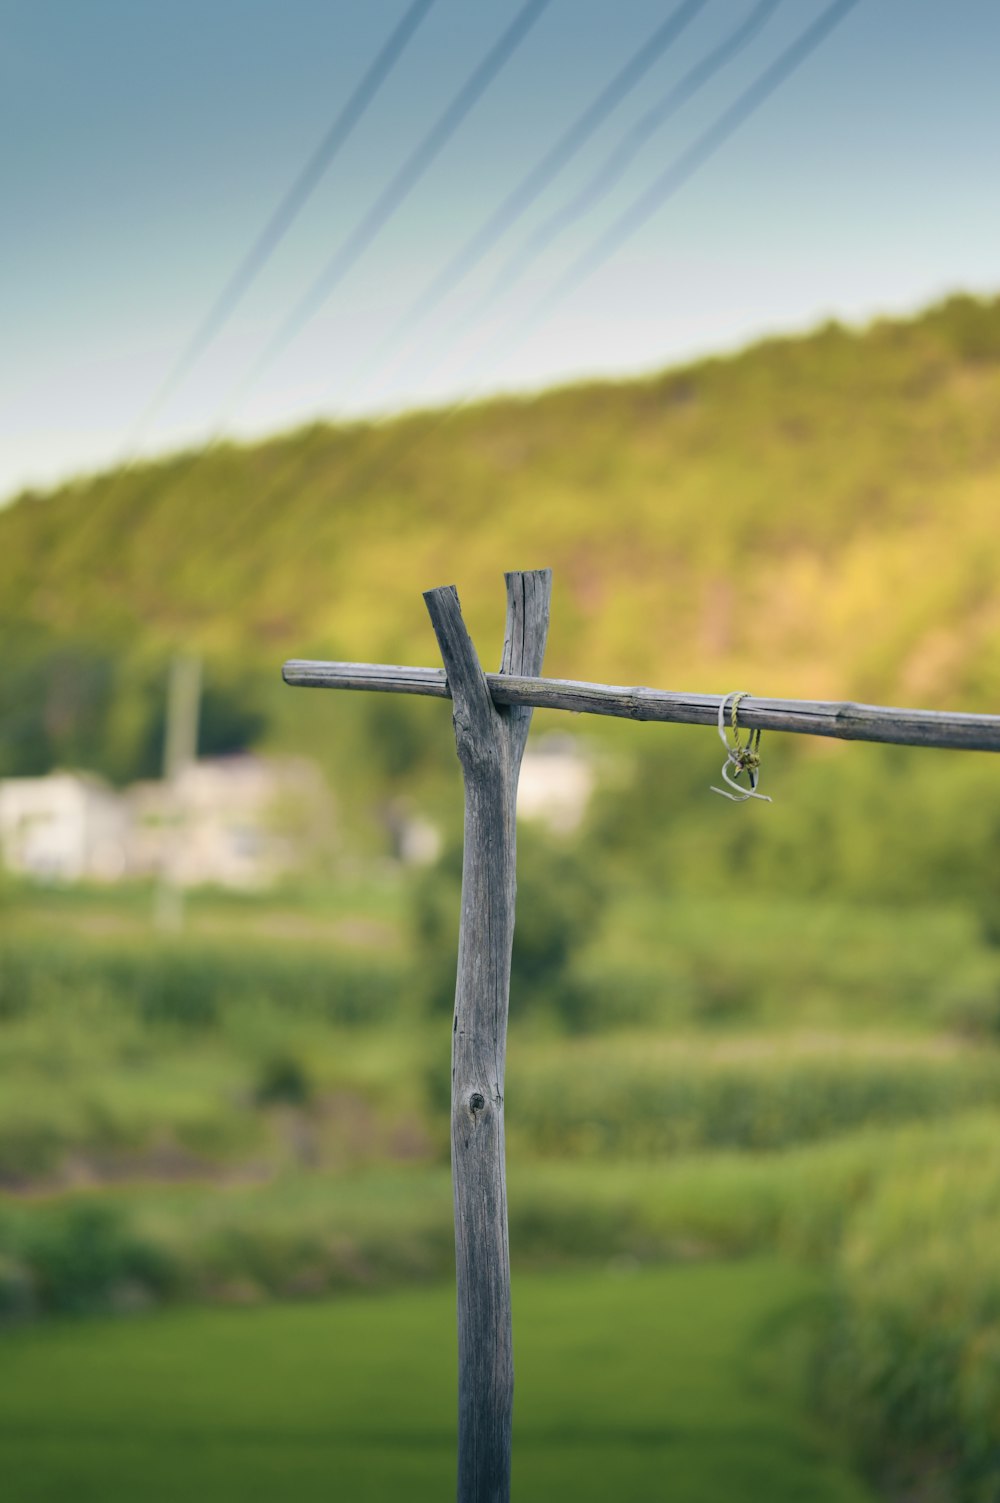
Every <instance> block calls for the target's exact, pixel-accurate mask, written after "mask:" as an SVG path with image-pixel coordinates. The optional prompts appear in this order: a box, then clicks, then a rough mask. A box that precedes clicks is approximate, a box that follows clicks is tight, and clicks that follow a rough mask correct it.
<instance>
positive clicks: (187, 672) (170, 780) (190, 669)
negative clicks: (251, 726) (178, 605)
mask: <svg viewBox="0 0 1000 1503" xmlns="http://www.w3.org/2000/svg"><path fill="white" fill-rule="evenodd" d="M200 700H201V661H200V659H199V658H196V657H185V656H183V655H181V654H178V655H177V656H176V657H174V658H172V659H171V662H170V676H169V679H168V681H167V718H166V726H165V728H164V735H163V781H164V783H165V785H166V790H167V808H168V811H169V823H168V826H167V828H166V830H165V832H164V839H163V856H162V861H161V865H160V880H159V883H158V884H157V889H156V905H155V911H154V917H155V920H156V926H157V928H158V929H164V930H169V931H171V932H174V933H176V932H177V931H178V930H179V929H181V928H183V926H184V894H183V890H182V887H181V882H180V871H181V858H182V856H183V851H184V819H183V810H182V808H181V801H180V780H181V775H182V774H183V772H184V769H185V768H186V767H190V766H191V765H192V763H194V762H195V761H197V758H198V708H199V704H200Z"/></svg>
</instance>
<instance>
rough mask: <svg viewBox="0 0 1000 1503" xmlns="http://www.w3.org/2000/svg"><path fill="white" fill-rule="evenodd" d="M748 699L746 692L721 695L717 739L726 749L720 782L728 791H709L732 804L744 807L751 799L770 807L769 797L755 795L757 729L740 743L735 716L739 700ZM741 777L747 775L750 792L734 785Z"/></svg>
mask: <svg viewBox="0 0 1000 1503" xmlns="http://www.w3.org/2000/svg"><path fill="white" fill-rule="evenodd" d="M749 697H750V695H749V692H748V691H747V690H746V689H740V690H738V691H737V692H736V693H735V694H724V695H723V696H722V699H721V700H720V701H719V739H720V741H721V742H722V744H723V746H724V747H725V748H726V760H725V761H724V762H723V764H722V781H723V782H724V783H726V784H727V785H728V787H727V788H716V786H715V784H714V783H713V784H712V788H711V791H712V793H721V794H722V797H723V798H728V799H731V800H732V801H733V803H734V804H745V803H746V801H747V799H750V798H757V799H760V801H761V803H764V804H769V803H771V799H770V798H769V797H768V795H767V794H766V793H758V792H757V783H758V781H759V780H760V735H761V733H760V730H759V728H758V729H757V730H752V731H748V732H747V739H746V741H745V742H742V743H741V742H740V729H739V722H738V718H737V712H738V710H739V703H740V700H741V699H749ZM730 701H731V702H732V703H731V709H730V712H729V713H730V722H731V725H730V729H731V730H732V736H733V739H732V741H730V739H729V731H728V730H727V729H726V706H727V705H728V704H730ZM730 768H732V769H733V772H732V774H730V771H729V769H730ZM744 773H746V777H747V782H748V783H749V784H750V786H749V788H741V787H740V785H739V783H737V782H736V779H737V778H738V777H742V775H743V774H744ZM729 789H732V790H733V792H729V791H728V790H729Z"/></svg>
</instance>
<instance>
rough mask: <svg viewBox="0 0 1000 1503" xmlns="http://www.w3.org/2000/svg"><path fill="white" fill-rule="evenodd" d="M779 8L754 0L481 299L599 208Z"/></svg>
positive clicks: (773, 0)
mask: <svg viewBox="0 0 1000 1503" xmlns="http://www.w3.org/2000/svg"><path fill="white" fill-rule="evenodd" d="M780 4H781V0H760V3H759V4H757V5H756V6H755V7H754V8H753V10H752V11H751V12H750V14H749V15H748V16H747V17H746V19H745V20H743V21H742V22H741V23H740V24H739V26H737V27H736V28H735V30H734V31H732V32H731V33H730V34H729V36H727V37H725V38H724V40H723V41H722V42H720V43H719V45H718V46H717V47H713V48H712V50H711V51H710V52H708V53H706V54H705V56H704V57H703V58H702V59H701V60H700V62H697V63H696V64H695V65H694V67H693V68H691V69H690V71H689V72H687V73H685V75H684V77H683V78H682V79H681V81H680V83H678V84H677V85H675V87H674V88H672V89H671V90H670V91H669V92H668V93H667V94H665V95H664V96H663V98H662V99H661V100H659V101H658V102H657V103H656V104H655V105H654V106H653V108H652V109H650V110H647V111H646V113H645V114H644V115H642V116H641V117H640V119H639V120H638V121H637V122H636V124H635V125H634V126H633V127H632V128H631V130H629V131H628V133H627V134H626V135H625V136H624V138H623V139H622V140H621V141H620V142H619V143H618V145H617V146H616V147H615V148H614V149H613V150H612V151H611V152H610V153H609V154H608V156H607V157H606V158H605V159H604V161H603V162H602V163H601V165H600V166H599V167H598V169H597V171H596V172H595V173H594V174H593V176H592V177H590V178H589V179H588V181H587V182H586V183H585V184H584V186H583V187H582V188H581V189H580V190H579V192H577V193H575V194H574V195H573V197H572V198H570V199H569V200H568V201H567V202H566V203H565V204H563V205H562V207H561V208H559V209H557V210H556V211H555V213H553V214H550V215H549V217H548V218H547V219H545V220H543V221H542V223H541V224H540V225H539V226H538V228H537V229H536V230H535V231H534V232H533V233H532V234H531V235H530V236H529V237H528V238H527V239H526V240H525V242H524V243H523V244H522V245H521V246H520V247H519V248H518V249H517V250H516V251H515V252H514V253H513V255H511V256H510V257H508V259H507V261H506V262H505V263H504V265H503V266H502V267H501V268H500V270H499V272H498V273H497V275H496V278H495V280H494V282H493V285H492V287H491V288H490V290H489V292H488V294H487V298H489V299H494V298H496V297H499V296H500V295H501V294H503V293H505V292H508V291H509V290H510V289H511V287H513V286H514V285H515V284H516V283H517V282H518V281H519V279H520V278H521V276H522V275H523V274H524V272H525V271H526V270H527V269H528V267H529V266H530V265H531V263H532V262H533V261H534V260H535V259H536V257H538V256H539V255H541V253H542V252H543V251H544V250H546V249H547V248H548V246H549V245H551V243H552V241H553V240H554V239H555V238H556V237H557V236H558V235H559V234H561V233H562V231H563V230H565V229H567V228H568V227H569V226H570V225H571V224H574V223H575V222H576V221H577V220H578V219H580V218H581V217H582V216H583V215H584V214H585V213H586V212H587V210H588V209H591V208H593V207H594V205H595V204H597V203H600V201H601V199H603V198H605V197H606V196H607V194H608V193H610V192H611V189H612V188H613V187H614V186H615V184H616V183H617V182H619V181H620V179H621V178H622V176H623V174H624V173H625V171H626V170H627V168H628V167H629V165H630V164H631V162H632V161H633V160H634V158H635V157H636V155H637V154H638V152H639V151H640V150H641V148H642V147H643V146H644V145H645V144H646V142H647V141H648V140H649V139H650V137H651V136H652V135H653V134H654V133H655V132H656V131H658V130H659V129H660V128H661V127H662V126H663V125H665V124H666V123H667V121H668V120H669V119H671V118H672V116H673V115H675V114H676V113H677V111H678V110H679V109H680V107H681V106H682V105H683V104H686V103H687V101H688V100H689V99H691V98H692V97H693V96H694V95H695V94H696V93H697V92H698V90H699V89H701V88H702V87H703V86H704V85H705V84H706V83H708V82H709V80H710V79H711V78H713V77H714V75H715V74H716V73H717V72H718V71H719V69H720V68H723V67H724V66H725V65H726V63H730V62H732V60H733V59H734V58H735V57H737V56H738V55H739V53H740V52H742V51H743V49H744V48H745V47H748V46H749V45H750V43H751V42H752V41H753V40H754V38H755V37H756V36H758V35H759V33H760V32H761V31H762V30H763V28H764V27H765V25H766V24H767V22H768V21H769V20H770V19H771V17H772V16H773V15H774V12H775V11H776V10H777V9H778V6H779V5H780Z"/></svg>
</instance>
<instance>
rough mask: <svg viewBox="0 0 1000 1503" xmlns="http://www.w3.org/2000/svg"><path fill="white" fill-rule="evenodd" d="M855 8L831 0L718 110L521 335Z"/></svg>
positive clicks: (853, 1)
mask: <svg viewBox="0 0 1000 1503" xmlns="http://www.w3.org/2000/svg"><path fill="white" fill-rule="evenodd" d="M857 4H858V0H834V4H833V5H830V6H828V7H827V9H826V10H825V11H823V12H822V14H821V15H819V16H818V17H817V18H816V20H815V21H814V22H813V24H812V25H811V26H809V27H807V28H806V30H805V31H804V32H802V34H801V35H800V36H799V37H797V38H796V40H795V41H794V42H793V43H792V44H791V46H790V47H787V48H786V49H785V51H784V52H782V53H781V55H780V56H779V57H778V58H776V59H775V61H774V62H773V63H771V64H770V66H769V67H767V68H765V69H764V71H763V73H760V74H759V75H758V76H757V78H755V79H754V81H753V83H752V84H751V85H750V87H749V88H747V89H745V90H744V91H743V93H742V94H741V95H740V96H739V98H738V99H737V100H736V102H735V104H732V105H730V107H729V108H728V109H727V110H725V111H723V113H722V114H721V115H720V116H719V117H718V119H717V120H715V121H714V122H713V123H712V124H711V125H710V126H709V127H708V129H707V130H705V131H703V132H702V134H701V135H700V136H699V137H698V139H697V140H696V141H695V142H694V144H693V145H692V146H690V147H688V149H687V151H685V152H682V154H681V155H680V156H679V157H677V158H676V159H675V160H674V161H673V162H671V163H670V165H669V166H668V167H666V168H665V169H664V171H663V172H661V173H660V175H659V176H658V177H657V178H655V179H654V180H653V182H652V183H651V184H650V185H649V187H648V188H646V189H645V190H644V191H643V192H642V193H640V195H639V196H638V198H636V199H634V200H633V202H632V203H631V204H630V205H629V207H628V208H627V209H626V210H625V211H624V212H623V213H622V214H620V215H619V216H618V218H617V219H616V220H615V221H614V222H613V223H612V224H611V225H610V226H609V228H608V229H606V230H605V231H604V233H603V234H602V235H601V236H599V237H598V239H597V240H596V241H595V242H594V243H593V245H591V246H590V247H589V249H587V250H585V251H584V252H583V254H582V255H580V256H578V257H577V259H576V260H575V261H574V262H573V263H572V265H571V266H570V267H569V268H568V270H567V271H566V272H564V274H563V275H562V277H560V279H559V281H558V282H557V283H556V285H555V287H553V288H552V289H551V291H550V292H548V293H547V294H546V295H545V297H543V298H542V299H541V300H540V301H539V302H538V303H537V304H536V306H535V308H534V309H533V310H532V312H531V314H530V315H529V318H528V322H527V327H526V328H524V329H523V331H522V332H523V333H525V334H527V333H528V332H530V331H531V330H532V329H534V327H535V325H536V323H537V322H538V321H539V320H540V319H541V318H543V317H547V316H548V314H549V313H550V312H551V311H552V310H553V309H554V308H555V307H556V306H557V305H558V304H559V303H561V302H562V301H563V300H564V299H565V298H566V297H568V296H569V294H570V293H571V292H575V291H576V289H577V287H579V286H580V284H581V282H584V281H586V280H587V279H588V278H589V277H591V276H592V275H593V274H594V272H595V271H598V270H599V269H600V267H602V266H603V265H604V264H605V262H607V261H608V260H609V259H610V258H611V256H613V255H614V254H615V252H616V251H618V250H620V248H621V247H622V246H623V245H624V244H625V242H626V241H627V240H629V239H631V237H632V236H633V235H634V234H635V233H636V232H637V231H638V230H640V229H641V228H642V226H643V225H644V224H645V223H646V222H647V220H648V219H650V218H651V217H652V215H653V214H655V213H656V211H657V210H658V209H660V208H662V206H663V204H664V203H666V201H667V200H668V199H670V198H672V197H673V195H674V194H675V193H676V192H677V191H678V190H679V189H680V188H682V187H683V186H684V184H685V183H686V182H688V180H689V179H690V178H692V177H693V176H694V174H695V173H696V172H697V171H698V169H699V168H700V167H703V166H704V165H705V163H706V162H707V161H708V160H709V159H710V158H711V157H713V156H714V155H715V153H716V152H717V151H718V150H719V148H720V147H721V146H723V145H724V144H725V143H726V141H728V140H729V138H730V136H732V135H733V134H734V133H735V132H736V131H737V130H738V129H739V127H740V126H741V125H743V124H744V123H745V122H746V121H747V120H749V118H750V116H751V115H753V114H755V113H756V111H757V110H759V109H760V107H761V105H762V104H764V103H765V101H766V100H767V99H769V98H770V96H771V95H772V94H773V93H774V92H775V90H776V89H778V88H780V86H781V85H782V84H783V83H784V82H785V80H786V79H788V78H789V77H790V76H791V75H792V74H793V73H794V72H795V71H796V69H798V68H800V67H801V66H802V64H803V63H804V62H805V60H806V58H807V57H808V56H809V54H810V53H811V52H814V51H815V49H816V48H817V47H818V46H819V45H820V43H821V42H823V41H825V40H826V38H827V36H829V34H830V32H832V31H833V29H834V27H836V26H838V25H839V24H840V22H841V21H843V20H844V18H845V17H846V16H847V14H848V12H849V11H851V10H853V9H854V7H855V6H856V5H857Z"/></svg>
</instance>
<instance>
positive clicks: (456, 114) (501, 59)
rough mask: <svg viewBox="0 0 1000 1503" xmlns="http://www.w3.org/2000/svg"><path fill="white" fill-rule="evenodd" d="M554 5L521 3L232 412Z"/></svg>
mask: <svg viewBox="0 0 1000 1503" xmlns="http://www.w3.org/2000/svg"><path fill="white" fill-rule="evenodd" d="M550 3H551V0H527V3H526V4H524V5H523V6H522V7H521V9H520V10H519V11H518V13H517V15H516V16H515V17H514V20H513V21H512V22H511V24H510V26H508V27H507V29H506V31H505V32H504V33H503V35H502V36H501V37H500V39H499V40H498V41H497V42H495V43H494V45H493V46H492V47H491V48H490V50H489V51H488V52H487V54H486V56H485V57H484V58H483V59H482V61H481V62H480V63H479V64H478V66H477V67H476V68H475V69H474V70H473V72H472V73H471V74H470V76H469V77H468V79H467V80H466V81H465V83H464V84H463V85H462V87H461V88H460V89H459V91H458V93H457V94H456V95H455V97H454V98H453V99H452V101H451V103H450V104H449V105H448V106H447V108H446V109H445V110H444V112H443V113H442V114H441V115H440V116H439V118H438V119H437V121H436V122H435V123H434V125H433V126H432V127H431V129H430V130H429V131H428V133H427V134H426V135H425V136H424V138H423V140H421V141H420V142H419V143H418V145H417V146H416V147H415V148H414V150H413V151H412V152H411V153H410V155H409V156H408V157H407V159H406V161H405V162H404V163H403V165H402V166H401V167H400V168H399V170H398V171H397V172H396V174H395V176H394V177H393V178H392V179H391V181H390V182H389V183H388V184H387V185H386V187H385V188H383V190H382V192H381V193H380V194H379V195H378V197H377V198H376V200H375V202H374V203H373V204H372V206H371V208H370V209H369V210H368V212H367V214H366V215H365V216H364V218H363V219H362V220H361V222H360V224H358V225H357V226H356V227H355V228H354V229H353V230H352V231H351V233H350V234H349V235H348V236H347V238H346V239H345V240H344V241H343V242H342V243H341V245H340V246H339V248H338V249H337V251H336V253H335V254H334V255H333V257H332V258H331V260H330V261H329V262H328V263H327V265H326V266H325V267H324V268H323V270H322V272H321V273H320V275H319V276H318V277H317V278H316V280H315V281H314V282H313V283H312V285H311V286H310V287H309V288H308V289H307V290H306V292H305V294H304V295H303V296H302V297H301V298H300V299H299V301H298V303H296V305H295V306H294V308H293V309H292V311H291V313H290V314H289V315H288V317H287V318H286V319H285V321H284V323H282V325H281V326H280V328H279V329H278V331H277V333H276V334H275V335H274V336H273V337H272V339H271V340H270V341H269V343H268V344H267V345H266V346H265V348H264V351H263V353H262V354H261V356H260V358H259V359H258V361H257V363H256V364H255V365H254V366H253V368H252V369H251V371H250V373H249V375H248V376H247V377H246V378H245V380H244V381H243V382H241V384H240V385H239V386H238V387H237V388H236V390H235V391H234V393H233V394H232V396H231V398H230V401H229V403H227V407H226V415H227V416H228V415H230V414H231V412H232V410H233V408H234V407H235V406H236V405H237V404H238V403H239V402H240V401H241V400H242V399H243V398H244V397H245V396H246V395H247V394H248V392H249V391H250V389H251V387H252V386H253V385H255V383H256V382H257V380H258V379H259V377H260V376H261V375H262V374H263V373H264V371H265V370H266V369H267V368H268V367H269V366H270V365H272V364H273V363H274V361H275V360H276V359H277V358H278V356H279V355H280V354H281V353H282V351H283V350H285V349H286V347H287V346H288V345H289V344H290V343H291V342H292V340H293V339H294V338H295V336H296V335H297V334H298V333H299V332H300V331H301V330H302V328H303V327H304V326H305V324H306V323H308V321H309V320H310V318H312V317H313V315H314V314H315V313H317V312H318V311H319V309H320V308H321V307H322V306H323V304H324V303H325V302H326V300H327V298H328V297H329V296H330V294H331V293H332V292H333V291H334V289H335V288H336V287H337V286H338V285H339V284H340V283H341V282H342V281H343V279H344V278H345V277H346V276H347V274H348V272H349V271H351V269H352V268H353V267H354V266H355V265H356V264H357V263H358V261H359V260H360V259H361V257H362V255H363V254H364V252H365V251H366V250H367V249H368V247H369V245H370V244H371V243H372V241H373V240H374V239H375V236H376V235H377V234H378V232H379V231H380V230H381V229H382V227H383V226H384V225H385V224H386V223H387V222H388V220H389V219H390V218H391V217H392V215H393V214H394V213H395V212H396V210H397V209H398V208H399V207H400V205H401V204H402V203H403V201H404V199H405V198H406V197H407V196H408V194H409V193H410V192H411V191H412V190H413V188H414V187H415V186H416V184H417V182H418V181H419V179H420V178H421V177H422V176H423V174H424V173H425V172H426V171H427V169H428V168H429V167H430V165H431V163H432V162H433V161H434V159H435V157H437V156H438V154H439V153H440V152H441V150H442V149H443V147H444V146H445V145H446V144H447V142H448V141H449V140H450V138H451V137H452V136H453V135H454V133H455V131H456V130H457V129H458V127H459V125H460V124H461V123H462V121H463V120H464V119H465V117H466V115H467V114H468V113H469V111H470V110H471V109H472V107H473V105H475V104H476V103H477V101H478V100H479V99H480V97H481V96H482V95H483V94H484V93H485V92H486V89H487V88H488V87H489V85H490V84H491V83H492V81H493V79H494V78H495V77H496V75H497V74H498V73H499V72H500V70H501V68H502V67H503V66H504V64H505V63H507V62H508V61H509V59H510V58H511V57H512V56H513V54H514V53H515V52H516V50H517V48H518V47H519V46H520V44H521V43H522V42H523V40H524V38H525V37H526V36H527V34H528V32H529V31H530V30H531V28H532V26H533V25H534V24H535V22H536V21H537V20H538V19H539V17H540V16H541V14H542V12H543V11H544V10H545V9H546V8H547V7H548V5H549V4H550Z"/></svg>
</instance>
